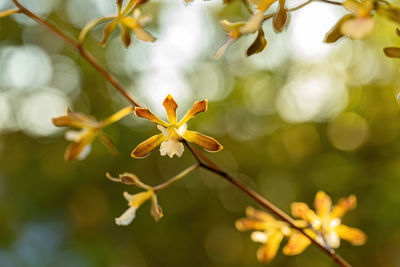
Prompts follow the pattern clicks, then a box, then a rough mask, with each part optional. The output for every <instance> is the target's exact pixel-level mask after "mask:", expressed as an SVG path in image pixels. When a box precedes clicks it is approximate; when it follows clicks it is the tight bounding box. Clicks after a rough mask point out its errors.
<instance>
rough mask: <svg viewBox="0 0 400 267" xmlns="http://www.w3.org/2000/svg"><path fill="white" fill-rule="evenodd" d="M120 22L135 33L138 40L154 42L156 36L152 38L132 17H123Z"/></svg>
mask: <svg viewBox="0 0 400 267" xmlns="http://www.w3.org/2000/svg"><path fill="white" fill-rule="evenodd" d="M122 23H123V24H124V25H125V26H127V27H129V28H130V29H131V30H132V31H133V32H134V33H135V35H136V37H137V38H138V39H139V40H142V41H144V42H154V41H155V40H156V38H154V37H153V36H152V35H151V34H150V33H148V32H147V31H145V30H144V29H143V28H142V25H141V24H140V23H139V22H138V21H136V20H135V19H134V18H132V17H129V18H124V19H123V20H122Z"/></svg>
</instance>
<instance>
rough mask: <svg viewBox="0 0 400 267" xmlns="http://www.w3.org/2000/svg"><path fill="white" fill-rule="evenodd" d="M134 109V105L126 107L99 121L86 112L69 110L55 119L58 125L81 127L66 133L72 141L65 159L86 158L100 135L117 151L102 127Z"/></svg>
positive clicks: (113, 151) (112, 150)
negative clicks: (85, 113) (88, 115)
mask: <svg viewBox="0 0 400 267" xmlns="http://www.w3.org/2000/svg"><path fill="white" fill-rule="evenodd" d="M132 111H133V107H127V108H124V109H122V110H120V111H118V112H117V113H115V114H113V115H112V116H110V117H109V118H107V119H105V120H103V121H101V122H97V121H95V120H93V119H91V118H89V117H87V116H86V115H84V114H81V113H77V112H72V111H70V110H69V109H68V110H67V115H66V116H61V117H58V118H54V119H53V124H54V125H55V126H57V127H63V126H71V127H75V128H80V130H79V131H73V130H69V131H67V132H66V133H65V138H66V139H67V140H68V141H72V143H71V144H70V145H69V146H68V148H67V150H66V151H65V155H64V159H65V160H75V159H80V160H82V159H84V158H86V156H87V155H88V154H89V152H90V150H91V145H90V144H91V143H92V142H93V140H94V139H95V138H96V137H97V136H99V138H100V140H101V141H102V142H103V143H104V144H105V145H106V146H107V148H108V149H109V150H110V151H111V152H112V153H116V149H115V147H114V145H113V142H112V141H111V139H110V138H109V137H108V136H107V135H106V134H105V133H104V132H102V129H103V128H104V127H106V126H108V125H110V124H111V123H113V122H116V121H118V120H120V119H122V118H123V117H125V116H126V115H128V114H129V113H131V112H132Z"/></svg>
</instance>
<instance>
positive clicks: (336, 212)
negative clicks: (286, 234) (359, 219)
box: [289, 191, 366, 251]
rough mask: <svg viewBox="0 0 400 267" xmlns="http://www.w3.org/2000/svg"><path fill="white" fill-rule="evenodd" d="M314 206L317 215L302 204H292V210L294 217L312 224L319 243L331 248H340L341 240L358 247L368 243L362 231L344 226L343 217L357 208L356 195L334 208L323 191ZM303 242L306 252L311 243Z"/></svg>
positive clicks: (317, 195) (345, 199) (298, 237)
mask: <svg viewBox="0 0 400 267" xmlns="http://www.w3.org/2000/svg"><path fill="white" fill-rule="evenodd" d="M314 206H315V210H316V213H315V212H314V211H312V210H311V209H310V208H309V207H308V205H307V204H305V203H302V202H295V203H292V206H291V208H292V214H293V216H294V217H299V218H301V219H303V220H304V221H303V223H309V224H310V226H311V229H312V230H313V231H314V232H316V233H317V236H316V237H315V238H316V240H317V241H318V242H319V243H321V244H322V245H324V246H327V247H330V248H338V247H339V246H340V239H344V240H347V241H349V242H350V243H351V244H353V245H356V246H359V245H363V244H364V243H365V242H366V235H365V234H364V233H363V232H362V231H361V230H359V229H357V228H350V227H348V226H345V225H343V224H342V220H341V218H342V216H343V215H344V214H345V213H346V212H347V211H348V210H351V209H354V208H355V207H356V197H355V196H354V195H351V196H349V197H348V198H343V199H340V200H339V201H338V204H337V205H336V206H334V207H332V201H331V199H330V197H329V196H328V195H327V194H325V193H324V192H323V191H319V192H317V194H316V196H315V201H314ZM296 238H297V239H301V238H303V239H304V238H306V237H305V236H297V237H296ZM289 242H290V241H289ZM297 242H298V241H297ZM302 242H303V245H304V247H303V248H302V250H304V249H305V247H307V246H308V245H309V244H310V242H309V241H308V242H307V241H302ZM302 250H301V251H302Z"/></svg>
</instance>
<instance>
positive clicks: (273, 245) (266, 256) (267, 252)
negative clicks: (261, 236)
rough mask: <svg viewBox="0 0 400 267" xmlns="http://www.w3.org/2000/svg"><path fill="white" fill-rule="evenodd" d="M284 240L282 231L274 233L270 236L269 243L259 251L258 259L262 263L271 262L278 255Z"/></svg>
mask: <svg viewBox="0 0 400 267" xmlns="http://www.w3.org/2000/svg"><path fill="white" fill-rule="evenodd" d="M282 239H283V233H282V232H281V231H274V232H272V233H271V234H269V235H268V240H267V243H266V244H265V245H264V246H262V247H260V248H259V249H258V251H257V259H258V260H259V261H261V262H270V261H271V260H272V259H273V258H274V257H275V255H276V253H277V251H278V249H279V245H280V243H281V241H282Z"/></svg>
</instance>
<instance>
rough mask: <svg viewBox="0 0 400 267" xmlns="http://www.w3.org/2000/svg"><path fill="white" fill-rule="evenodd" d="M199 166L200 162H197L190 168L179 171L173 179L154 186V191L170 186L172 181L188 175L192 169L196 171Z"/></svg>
mask: <svg viewBox="0 0 400 267" xmlns="http://www.w3.org/2000/svg"><path fill="white" fill-rule="evenodd" d="M199 167H200V164H199V163H196V164H194V165H192V166H190V167H189V168H187V169H185V170H183V171H182V172H180V173H178V174H177V175H175V176H174V177H172V178H171V179H169V180H168V181H166V182H165V183H163V184H160V185H157V186H155V187H153V190H154V192H157V191H160V190H162V189H164V188H166V187H168V186H170V185H171V184H172V183H174V182H176V181H178V180H180V179H182V178H183V177H185V176H186V175H188V174H189V173H191V172H192V171H194V170H195V169H197V168H199Z"/></svg>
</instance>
